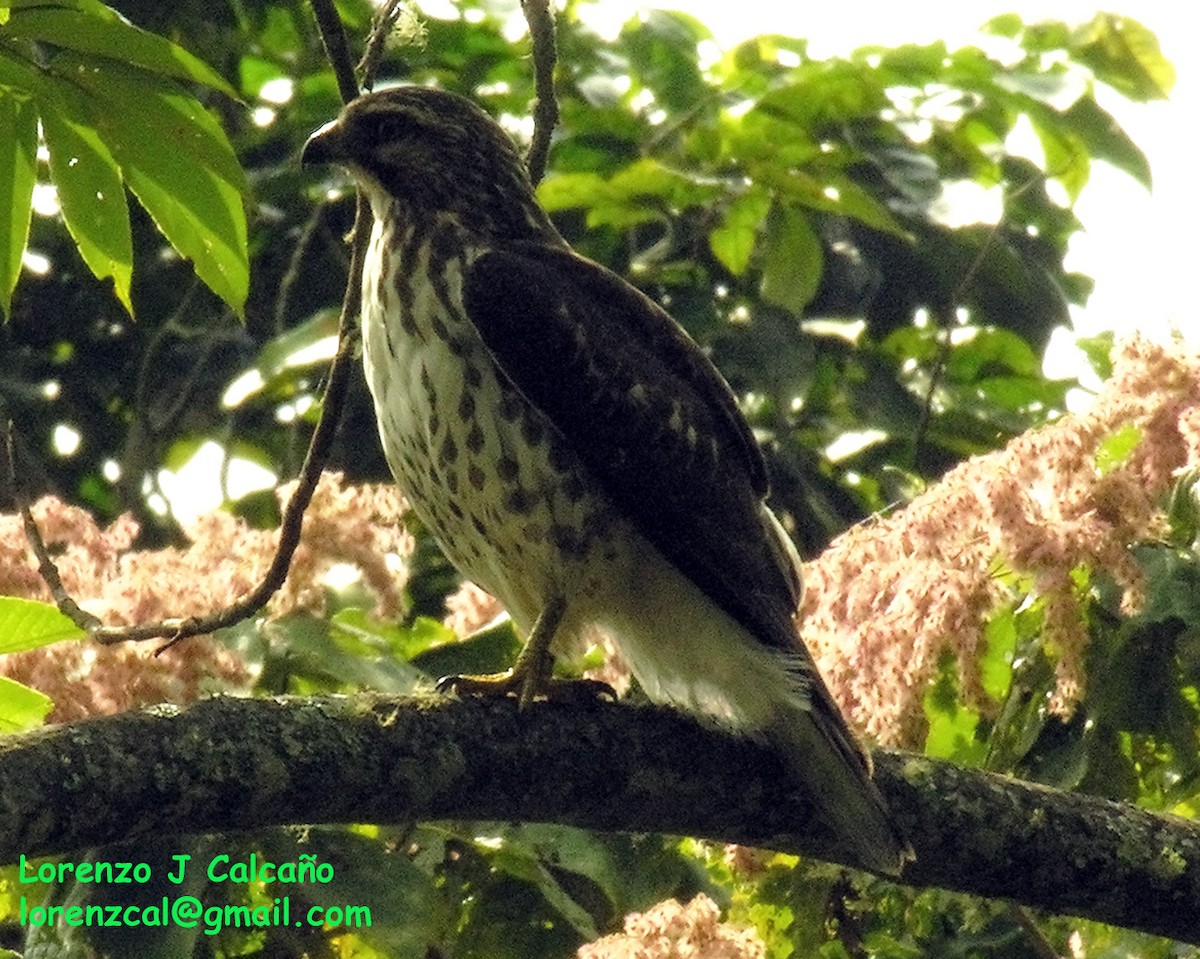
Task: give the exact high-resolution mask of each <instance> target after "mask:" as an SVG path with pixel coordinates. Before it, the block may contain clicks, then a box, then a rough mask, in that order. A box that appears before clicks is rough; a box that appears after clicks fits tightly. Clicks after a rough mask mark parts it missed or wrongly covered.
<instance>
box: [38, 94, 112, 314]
mask: <svg viewBox="0 0 1200 959" xmlns="http://www.w3.org/2000/svg"><path fill="white" fill-rule="evenodd" d="M41 116H42V133H43V135H44V136H45V138H46V147H47V148H48V149H49V151H50V175H51V177H52V178H53V180H54V185H55V187H56V188H57V189H58V199H59V202H60V204H61V205H62V214H63V220H64V221H65V222H66V224H67V230H68V231H69V232H70V234H71V238H72V239H73V240H74V241H75V245H76V246H77V247H79V252H80V254H81V255H82V256H83V261H84V262H85V263H86V264H87V265H88V268H89V269H90V270H91V271H92V273H94V274H95V275H96V277H97V278H98V279H106V278H108V277H112V281H113V287H114V292H115V293H116V295H117V299H118V300H120V301H121V304H122V305H123V306H124V307H125V309H126V311H127V312H128V313H129V314H130V315H131V316H132V315H133V303H132V302H131V301H130V284H131V282H132V279H133V240H132V238H131V237H130V233H129V209H128V207H127V206H126V204H125V188H124V186H123V185H122V183H121V172H120V170H119V169H118V168H117V162H116V160H114V159H113V156H112V154H111V153H109V152H108V148H107V147H105V145H104V144H103V142H101V140H100V137H99V135H98V134H97V133H96V131H95V130H94V129H92V128H91V127H88V126H84V125H83V124H80V123H77V122H75V121H74V120H72V119H71V118H69V117H67V116H65V115H63V114H61V113H59V112H58V110H57V109H55V108H54V107H53V106H52V105H51V104H49V103H47V102H43V103H42V104H41Z"/></svg>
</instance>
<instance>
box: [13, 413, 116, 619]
mask: <svg viewBox="0 0 1200 959" xmlns="http://www.w3.org/2000/svg"><path fill="white" fill-rule="evenodd" d="M4 461H5V466H6V471H7V473H8V477H7V479H8V484H7V485H8V488H9V491H10V495H11V496H12V499H13V502H14V503H15V504H16V507H17V511H18V512H19V513H20V514H21V523H22V524H23V525H24V527H25V538H26V539H27V540H28V541H29V545H30V548H32V549H33V554H34V556H36V557H37V561H38V573H39V574H40V575H41V577H42V580H43V581H44V582H45V583H46V586H47V587H49V589H50V595H51V596H52V597H53V598H54V602H55V604H56V605H57V606H58V608H59V610H60V611H61V612H62V613H63V615H65V616H67V617H68V618H69V619H70V620H71V622H73V623H74V624H75V625H76V626H78V627H79V628H80V629H85V630H91V629H94V628H95V627H97V626H99V625H100V620H99V619H97V618H96V617H95V616H93V615H92V614H91V613H89V612H88V611H87V610H86V609H83V608H81V607H80V605H79V604H78V603H77V602H75V600H74V599H72V598H71V594H70V593H68V592H67V588H66V586H64V585H63V581H62V577H61V576H59V575H58V567H57V566H56V565H55V564H54V560H53V558H52V557H51V556H50V550H49V549H48V548H47V547H46V541H45V540H44V539H42V533H41V530H39V529H38V525H37V521H36V520H35V519H34V518H33V513H31V512H30V511H29V503H28V501H27V500H26V499H25V495H24V493H23V492H22V491H21V488H20V484H19V483H18V482H17V454H16V438H15V430H14V427H13V422H12V420H10V419H8V418H7V417H6V418H5V426H4Z"/></svg>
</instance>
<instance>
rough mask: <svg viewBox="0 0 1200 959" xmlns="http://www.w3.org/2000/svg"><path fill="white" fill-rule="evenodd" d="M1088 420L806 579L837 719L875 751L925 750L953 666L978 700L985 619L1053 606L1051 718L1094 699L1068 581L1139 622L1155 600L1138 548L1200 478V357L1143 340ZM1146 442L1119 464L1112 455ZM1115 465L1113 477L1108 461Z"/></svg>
mask: <svg viewBox="0 0 1200 959" xmlns="http://www.w3.org/2000/svg"><path fill="white" fill-rule="evenodd" d="M1112 360H1113V365H1114V373H1113V376H1112V377H1111V378H1110V379H1109V380H1108V381H1107V382H1106V383H1105V384H1104V387H1103V389H1102V390H1101V392H1100V393H1099V394H1098V395H1097V396H1096V398H1095V402H1094V403H1093V405H1092V406H1091V408H1090V409H1088V410H1087V411H1086V412H1084V413H1079V414H1068V415H1064V416H1063V417H1062V418H1061V419H1059V420H1057V421H1056V422H1054V423H1052V424H1050V425H1048V426H1046V427H1043V428H1041V429H1038V430H1033V431H1030V432H1029V433H1026V434H1024V435H1022V436H1018V437H1017V438H1016V439H1014V440H1013V441H1012V442H1010V443H1009V444H1008V446H1006V447H1005V448H1004V449H1002V450H998V451H997V452H994V453H989V454H987V455H983V456H977V457H974V458H972V459H970V460H968V461H966V462H964V463H961V464H960V465H959V466H957V467H955V468H954V469H952V470H951V471H950V472H949V473H947V474H946V476H945V477H944V478H943V479H942V480H941V481H940V482H939V483H938V484H937V485H936V486H934V487H932V488H931V489H929V491H928V492H926V493H924V494H923V495H921V496H919V497H918V498H917V499H915V500H914V501H913V502H912V503H911V504H909V505H908V506H907V507H906V508H905V509H903V510H900V511H898V512H896V513H895V514H893V515H890V516H885V517H880V518H877V519H874V520H872V521H870V522H867V523H863V524H861V525H860V526H857V527H855V528H853V529H851V530H849V531H848V532H846V533H845V534H843V535H842V536H840V537H838V539H836V540H835V541H834V542H833V543H832V544H831V546H830V547H829V549H828V550H826V551H825V553H823V554H822V555H821V556H820V557H818V558H817V559H816V560H814V561H813V562H811V563H808V564H807V565H806V567H805V586H806V592H805V598H804V603H803V606H802V613H803V620H802V634H803V637H804V639H805V641H806V642H807V643H808V646H809V648H810V649H811V650H812V651H813V654H814V656H815V657H816V658H817V660H818V663H819V665H820V667H821V671H822V673H823V674H824V676H825V679H826V682H827V683H828V684H829V686H830V688H831V690H832V691H833V693H834V696H835V698H836V699H837V701H838V703H839V705H840V706H841V707H842V709H843V710H844V711H845V712H846V714H847V715H848V716H850V717H851V719H852V720H853V721H854V722H855V723H856V724H857V725H858V726H859V727H860V728H862V729H863V730H865V731H866V732H867V733H868V734H869V735H870V736H872V737H873V738H874V739H876V740H877V741H879V742H882V743H885V744H891V745H905V744H907V745H914V744H915V743H918V742H919V741H920V736H921V735H922V733H923V728H924V726H923V724H924V718H923V715H922V708H921V702H922V697H923V695H924V693H925V690H926V688H927V685H928V682H929V680H930V679H931V677H932V676H933V674H934V671H935V669H936V667H937V663H938V659H939V657H940V656H941V655H942V654H943V653H944V652H947V651H948V652H950V653H951V654H952V655H953V656H954V659H955V661H956V663H957V670H958V675H959V680H960V683H961V686H962V688H963V690H964V693H965V695H966V696H967V698H968V700H970V701H973V702H974V703H975V704H976V705H978V706H980V707H985V708H986V706H987V699H986V694H985V693H984V692H983V690H982V689H981V688H980V683H979V668H978V664H979V659H980V657H981V656H982V655H983V653H984V652H985V645H984V627H985V625H986V622H987V620H988V617H989V614H991V613H993V612H994V611H995V610H997V609H998V608H999V607H1000V606H1001V605H1002V604H1005V603H1019V602H1021V601H1022V600H1024V599H1026V598H1035V599H1040V600H1041V601H1042V602H1044V611H1045V615H1044V627H1043V629H1044V635H1043V639H1044V643H1045V646H1046V649H1047V651H1048V652H1050V653H1051V654H1052V656H1053V657H1054V660H1055V662H1056V664H1057V677H1056V678H1057V690H1056V692H1055V694H1054V696H1053V698H1052V700H1051V702H1050V704H1049V705H1050V708H1051V709H1053V710H1054V711H1056V712H1057V713H1059V714H1061V715H1067V714H1069V713H1070V711H1071V709H1072V708H1073V706H1074V704H1075V703H1076V702H1077V701H1078V699H1079V696H1080V695H1081V693H1082V691H1083V686H1084V681H1085V677H1084V671H1083V651H1084V648H1085V646H1086V643H1087V633H1086V631H1085V629H1084V625H1083V622H1082V618H1081V615H1080V606H1079V596H1078V595H1077V594H1076V587H1075V585H1074V582H1075V581H1074V580H1073V579H1072V575H1071V574H1072V571H1073V570H1077V569H1086V570H1103V571H1105V572H1107V573H1108V574H1110V575H1111V576H1112V577H1113V578H1114V579H1115V580H1116V582H1117V583H1118V584H1119V586H1120V587H1121V588H1122V589H1123V591H1124V607H1125V608H1126V609H1127V610H1134V609H1136V608H1137V607H1138V606H1139V604H1140V602H1141V599H1142V594H1143V589H1144V584H1143V582H1142V577H1141V574H1140V571H1139V569H1138V567H1137V565H1136V564H1135V562H1134V561H1133V558H1132V556H1131V555H1130V552H1129V547H1130V546H1131V545H1133V544H1135V543H1137V542H1138V541H1139V540H1143V539H1145V538H1146V537H1148V536H1152V535H1154V533H1155V531H1156V530H1157V529H1160V528H1161V523H1162V520H1163V513H1162V510H1161V506H1160V504H1161V502H1162V500H1163V498H1164V496H1165V495H1166V494H1167V493H1169V492H1170V490H1171V487H1172V485H1173V483H1174V482H1175V480H1176V479H1177V478H1178V477H1179V476H1180V475H1181V473H1182V472H1183V471H1184V470H1186V469H1187V468H1188V467H1189V466H1190V467H1196V466H1200V354H1197V353H1196V352H1194V351H1189V350H1188V349H1187V348H1185V347H1184V346H1182V345H1175V346H1172V347H1164V346H1158V345H1154V344H1151V343H1149V342H1147V341H1145V340H1142V339H1140V338H1133V339H1130V340H1127V341H1125V342H1122V343H1121V344H1119V345H1118V346H1117V347H1116V349H1115V350H1114V352H1113V357H1112ZM1122 437H1125V438H1128V437H1132V438H1133V440H1135V441H1136V445H1134V446H1133V449H1132V451H1131V452H1129V453H1128V454H1127V455H1125V456H1124V457H1123V458H1122V457H1121V456H1119V455H1114V456H1112V457H1106V455H1105V451H1106V449H1108V448H1109V447H1108V445H1107V444H1112V443H1113V442H1114V440H1117V439H1120V438H1122ZM1110 460H1111V461H1110Z"/></svg>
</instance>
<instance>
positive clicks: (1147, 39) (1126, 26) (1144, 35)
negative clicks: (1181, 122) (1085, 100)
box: [1068, 13, 1175, 103]
mask: <svg viewBox="0 0 1200 959" xmlns="http://www.w3.org/2000/svg"><path fill="white" fill-rule="evenodd" d="M1068 50H1069V52H1070V53H1071V55H1072V56H1073V57H1074V58H1075V59H1076V60H1078V61H1079V62H1080V63H1083V64H1085V65H1086V66H1087V67H1089V68H1090V69H1091V70H1092V72H1093V73H1095V74H1096V78H1097V79H1098V80H1101V81H1103V82H1104V83H1107V84H1108V85H1109V86H1110V87H1113V88H1114V89H1115V90H1117V91H1119V92H1120V93H1123V94H1124V95H1125V96H1127V97H1129V99H1130V100H1134V101H1136V102H1139V103H1144V102H1145V101H1147V100H1165V99H1166V98H1167V96H1168V95H1169V94H1170V92H1171V88H1172V87H1173V86H1174V85H1175V68H1174V67H1173V66H1172V65H1171V61H1170V60H1168V59H1167V58H1166V57H1164V56H1163V54H1162V49H1161V48H1160V47H1159V45H1158V37H1156V36H1155V35H1154V33H1153V32H1152V31H1150V30H1147V29H1146V28H1145V27H1144V26H1142V25H1141V24H1140V23H1138V22H1137V21H1136V20H1133V19H1131V18H1130V17H1121V16H1117V15H1116V14H1112V13H1099V14H1097V15H1096V16H1095V17H1093V18H1092V20H1091V21H1090V22H1089V23H1087V24H1085V25H1083V26H1081V27H1079V28H1078V29H1077V30H1076V31H1074V33H1072V34H1071V37H1070V40H1069V43H1068Z"/></svg>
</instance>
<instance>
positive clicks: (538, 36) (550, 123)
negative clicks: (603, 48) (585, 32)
mask: <svg viewBox="0 0 1200 959" xmlns="http://www.w3.org/2000/svg"><path fill="white" fill-rule="evenodd" d="M521 10H522V12H523V13H524V14H525V20H526V22H527V23H528V24H529V39H530V41H531V42H532V44H533V80H534V89H535V91H536V93H537V100H536V101H535V102H534V105H533V140H532V142H531V143H530V144H529V155H528V156H527V157H526V165H527V166H528V167H529V179H530V180H532V181H533V184H534V186H536V185H537V184H538V183H539V182H541V179H542V177H543V176H545V174H546V163H547V160H548V159H549V157H550V138H551V137H552V136H553V135H554V128H555V126H556V125H557V124H558V98H557V97H556V96H555V93H554V65H555V63H556V62H557V60H558V49H557V45H556V42H555V38H554V14H553V13H551V12H550V0H521Z"/></svg>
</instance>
